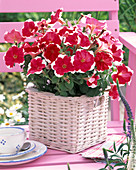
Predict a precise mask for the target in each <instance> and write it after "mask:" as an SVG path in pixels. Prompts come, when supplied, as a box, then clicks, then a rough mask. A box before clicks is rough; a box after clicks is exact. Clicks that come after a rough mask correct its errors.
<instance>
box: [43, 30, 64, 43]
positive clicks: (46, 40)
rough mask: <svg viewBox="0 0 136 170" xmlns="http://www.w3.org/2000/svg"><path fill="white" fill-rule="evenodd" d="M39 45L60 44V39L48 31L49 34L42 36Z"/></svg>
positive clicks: (54, 33)
mask: <svg viewBox="0 0 136 170" xmlns="http://www.w3.org/2000/svg"><path fill="white" fill-rule="evenodd" d="M40 43H41V44H42V43H44V44H47V45H48V44H50V43H54V44H58V45H60V44H61V39H60V37H59V35H58V34H57V33H56V32H53V31H50V32H46V34H45V35H44V37H42V38H41V40H40Z"/></svg>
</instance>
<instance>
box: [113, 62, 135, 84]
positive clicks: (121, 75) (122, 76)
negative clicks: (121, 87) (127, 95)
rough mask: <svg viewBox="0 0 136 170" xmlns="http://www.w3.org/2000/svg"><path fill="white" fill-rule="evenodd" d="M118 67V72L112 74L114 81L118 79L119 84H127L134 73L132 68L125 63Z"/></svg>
mask: <svg viewBox="0 0 136 170" xmlns="http://www.w3.org/2000/svg"><path fill="white" fill-rule="evenodd" d="M116 67H117V73H113V74H112V78H113V81H114V82H116V81H117V79H118V81H119V84H125V83H128V82H130V80H131V77H132V73H133V72H132V70H131V69H130V68H128V67H127V66H125V64H122V65H120V66H116Z"/></svg>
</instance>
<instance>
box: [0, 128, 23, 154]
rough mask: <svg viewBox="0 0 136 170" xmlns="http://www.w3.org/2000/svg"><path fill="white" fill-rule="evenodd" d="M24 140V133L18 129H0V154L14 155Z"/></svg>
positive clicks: (21, 129)
mask: <svg viewBox="0 0 136 170" xmlns="http://www.w3.org/2000/svg"><path fill="white" fill-rule="evenodd" d="M25 140H26V132H25V130H24V129H23V128H20V127H0V154H16V153H18V152H19V150H20V149H21V147H22V146H23V144H24V142H25Z"/></svg>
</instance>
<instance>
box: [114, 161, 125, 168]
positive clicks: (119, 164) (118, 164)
mask: <svg viewBox="0 0 136 170" xmlns="http://www.w3.org/2000/svg"><path fill="white" fill-rule="evenodd" d="M125 165H126V164H125V163H123V162H121V163H116V164H115V165H114V167H116V166H125Z"/></svg>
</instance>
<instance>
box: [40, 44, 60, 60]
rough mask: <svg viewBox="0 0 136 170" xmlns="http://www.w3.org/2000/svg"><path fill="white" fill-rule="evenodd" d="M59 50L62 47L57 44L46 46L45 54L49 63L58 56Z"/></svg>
mask: <svg viewBox="0 0 136 170" xmlns="http://www.w3.org/2000/svg"><path fill="white" fill-rule="evenodd" d="M59 52H60V47H59V46H58V45H57V44H49V45H48V46H47V47H46V50H45V52H44V54H43V56H44V57H45V59H46V60H47V61H48V62H49V63H52V62H53V61H55V60H56V58H57V57H58V55H59Z"/></svg>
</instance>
